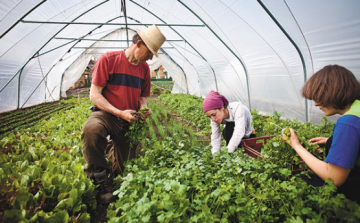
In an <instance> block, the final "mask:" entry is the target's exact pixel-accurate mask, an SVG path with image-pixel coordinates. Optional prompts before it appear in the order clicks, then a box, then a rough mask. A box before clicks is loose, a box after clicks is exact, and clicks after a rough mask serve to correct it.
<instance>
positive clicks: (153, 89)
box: [150, 87, 161, 94]
mask: <svg viewBox="0 0 360 223" xmlns="http://www.w3.org/2000/svg"><path fill="white" fill-rule="evenodd" d="M150 91H151V94H160V93H161V89H160V88H158V87H151V90H150Z"/></svg>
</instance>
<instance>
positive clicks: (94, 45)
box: [0, 0, 360, 122]
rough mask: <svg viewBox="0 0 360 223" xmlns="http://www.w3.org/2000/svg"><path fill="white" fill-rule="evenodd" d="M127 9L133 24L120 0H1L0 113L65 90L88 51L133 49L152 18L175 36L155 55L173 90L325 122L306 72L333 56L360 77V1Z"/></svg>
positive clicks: (135, 3) (218, 1) (190, 1)
mask: <svg viewBox="0 0 360 223" xmlns="http://www.w3.org/2000/svg"><path fill="white" fill-rule="evenodd" d="M126 11H127V20H126V21H127V24H128V25H127V28H128V32H126V31H125V28H126V26H125V25H124V24H125V18H124V12H123V11H122V10H121V1H120V0H108V1H104V0H47V1H39V0H28V1H4V2H2V6H1V7H0V35H1V39H0V112H4V111H10V110H14V109H18V108H23V107H28V106H32V105H35V104H39V103H44V102H51V101H57V100H59V99H60V96H61V97H66V90H68V89H69V88H70V87H71V86H72V85H73V84H74V83H75V82H76V81H77V80H78V79H79V77H80V76H81V74H82V73H83V71H84V70H85V68H86V66H87V64H88V62H89V61H90V59H95V60H96V59H97V58H99V56H100V55H101V54H103V53H105V52H107V51H113V50H121V49H123V48H126V47H127V46H128V43H127V42H126V41H124V40H127V39H128V38H129V39H131V37H132V36H133V34H134V31H135V30H136V29H143V28H145V27H146V26H147V24H159V26H158V27H159V28H160V29H161V31H162V32H163V33H164V35H165V36H166V37H167V40H168V41H167V42H165V43H164V45H163V48H162V49H161V50H160V51H159V53H160V55H159V58H154V59H153V61H148V63H149V65H150V67H151V69H156V68H157V66H158V65H159V64H162V65H163V66H164V68H165V69H166V70H167V71H168V73H169V74H170V76H171V77H172V78H173V80H174V81H175V84H174V88H173V90H172V92H173V93H189V94H192V95H197V96H201V97H205V96H206V95H207V93H208V92H209V91H210V90H215V91H219V92H220V93H221V94H224V95H225V96H226V97H227V98H228V99H229V101H241V102H242V103H244V104H245V105H247V106H248V107H250V108H251V109H257V110H258V111H260V112H262V113H264V114H272V113H273V112H274V111H278V112H281V113H283V116H284V117H287V118H298V119H299V120H301V121H306V117H307V116H308V117H309V120H311V121H315V122H319V121H320V119H321V117H322V114H323V113H322V112H321V111H320V110H319V109H318V108H316V107H315V106H314V103H313V102H309V103H308V109H306V103H305V100H304V99H303V98H302V97H301V95H300V91H301V87H302V86H303V84H304V81H305V80H306V79H307V78H309V77H310V76H311V75H312V74H313V73H314V72H316V71H317V70H319V69H321V68H322V67H324V66H325V65H328V64H339V65H342V66H344V67H346V68H348V69H349V70H351V71H352V72H353V73H354V74H355V76H356V77H357V78H358V79H360V63H359V59H360V14H359V13H358V12H359V11H360V1H356V0H346V1H338V0H317V1H313V0H303V1H298V0H285V1H284V0H262V1H255V0H247V1H237V0H228V1H223V0H196V1H195V0H166V1H165V0H151V1H149V0H128V1H126ZM19 19H22V20H25V21H43V22H44V21H52V22H77V23H96V24H92V25H85V24H48V23H25V22H21V21H20V22H18V20H19ZM100 23H107V24H110V23H116V25H101V24H100ZM134 24H142V25H134ZM161 24H181V25H183V26H179V25H176V26H175V25H173V26H162V25H161ZM185 25H187V26H185ZM191 25H204V26H203V27H200V26H191ZM283 31H284V32H285V33H284V32H283ZM66 38H67V39H66ZM80 40H81V41H80ZM100 40H123V42H120V41H119V42H115V41H100ZM174 40H176V41H174ZM307 114H308V115H307ZM334 119H336V117H335V118H334Z"/></svg>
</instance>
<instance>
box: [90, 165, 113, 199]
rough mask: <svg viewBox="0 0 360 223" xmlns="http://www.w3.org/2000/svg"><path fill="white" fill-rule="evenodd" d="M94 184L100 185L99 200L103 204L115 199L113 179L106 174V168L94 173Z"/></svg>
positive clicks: (98, 187) (98, 188)
mask: <svg viewBox="0 0 360 223" xmlns="http://www.w3.org/2000/svg"><path fill="white" fill-rule="evenodd" d="M94 184H95V185H98V186H97V190H98V194H97V200H98V202H99V203H101V204H108V203H110V202H112V200H113V190H112V180H111V178H109V177H108V175H107V174H106V170H103V171H101V172H99V173H94Z"/></svg>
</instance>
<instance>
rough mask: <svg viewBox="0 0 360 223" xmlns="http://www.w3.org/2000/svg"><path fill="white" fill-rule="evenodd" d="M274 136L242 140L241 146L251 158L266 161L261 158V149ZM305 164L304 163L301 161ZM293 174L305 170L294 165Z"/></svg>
mask: <svg viewBox="0 0 360 223" xmlns="http://www.w3.org/2000/svg"><path fill="white" fill-rule="evenodd" d="M273 137H274V136H273V135H271V136H262V137H255V138H248V139H243V140H241V146H242V147H244V150H245V153H246V154H248V155H249V156H251V157H253V158H257V159H266V158H264V157H262V156H261V149H262V148H263V144H264V143H266V142H267V140H269V139H271V138H273ZM300 162H304V161H300ZM291 169H292V170H291V171H292V173H293V174H295V173H299V172H302V171H304V170H305V169H303V168H299V166H298V165H295V164H292V168H291Z"/></svg>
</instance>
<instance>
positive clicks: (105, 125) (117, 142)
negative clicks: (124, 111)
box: [81, 111, 136, 177]
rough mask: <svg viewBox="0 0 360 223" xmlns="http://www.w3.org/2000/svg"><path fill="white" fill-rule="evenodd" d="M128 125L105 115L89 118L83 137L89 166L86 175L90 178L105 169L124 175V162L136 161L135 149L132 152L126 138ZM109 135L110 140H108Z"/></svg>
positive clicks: (104, 113) (84, 153)
mask: <svg viewBox="0 0 360 223" xmlns="http://www.w3.org/2000/svg"><path fill="white" fill-rule="evenodd" d="M129 125H130V123H129V122H127V121H125V120H123V119H121V118H118V117H116V116H114V115H112V114H110V113H107V112H105V111H94V112H92V113H91V114H90V116H89V118H88V119H87V120H86V122H85V125H84V128H83V133H82V134H81V139H82V142H83V155H84V158H85V160H86V163H87V167H86V168H85V173H86V174H87V175H88V176H89V177H92V176H93V175H94V173H95V172H99V171H102V170H104V169H107V170H110V171H111V172H113V173H115V174H122V173H123V170H124V165H123V164H124V162H125V161H126V160H128V159H132V158H135V156H136V146H135V147H134V148H131V149H130V143H129V138H128V137H126V136H125V134H126V133H127V132H128V131H129ZM109 135H110V140H108V138H107V136H109ZM105 154H106V155H105ZM106 157H107V158H108V160H109V161H110V163H111V168H110V167H109V165H108V162H107V160H106Z"/></svg>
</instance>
